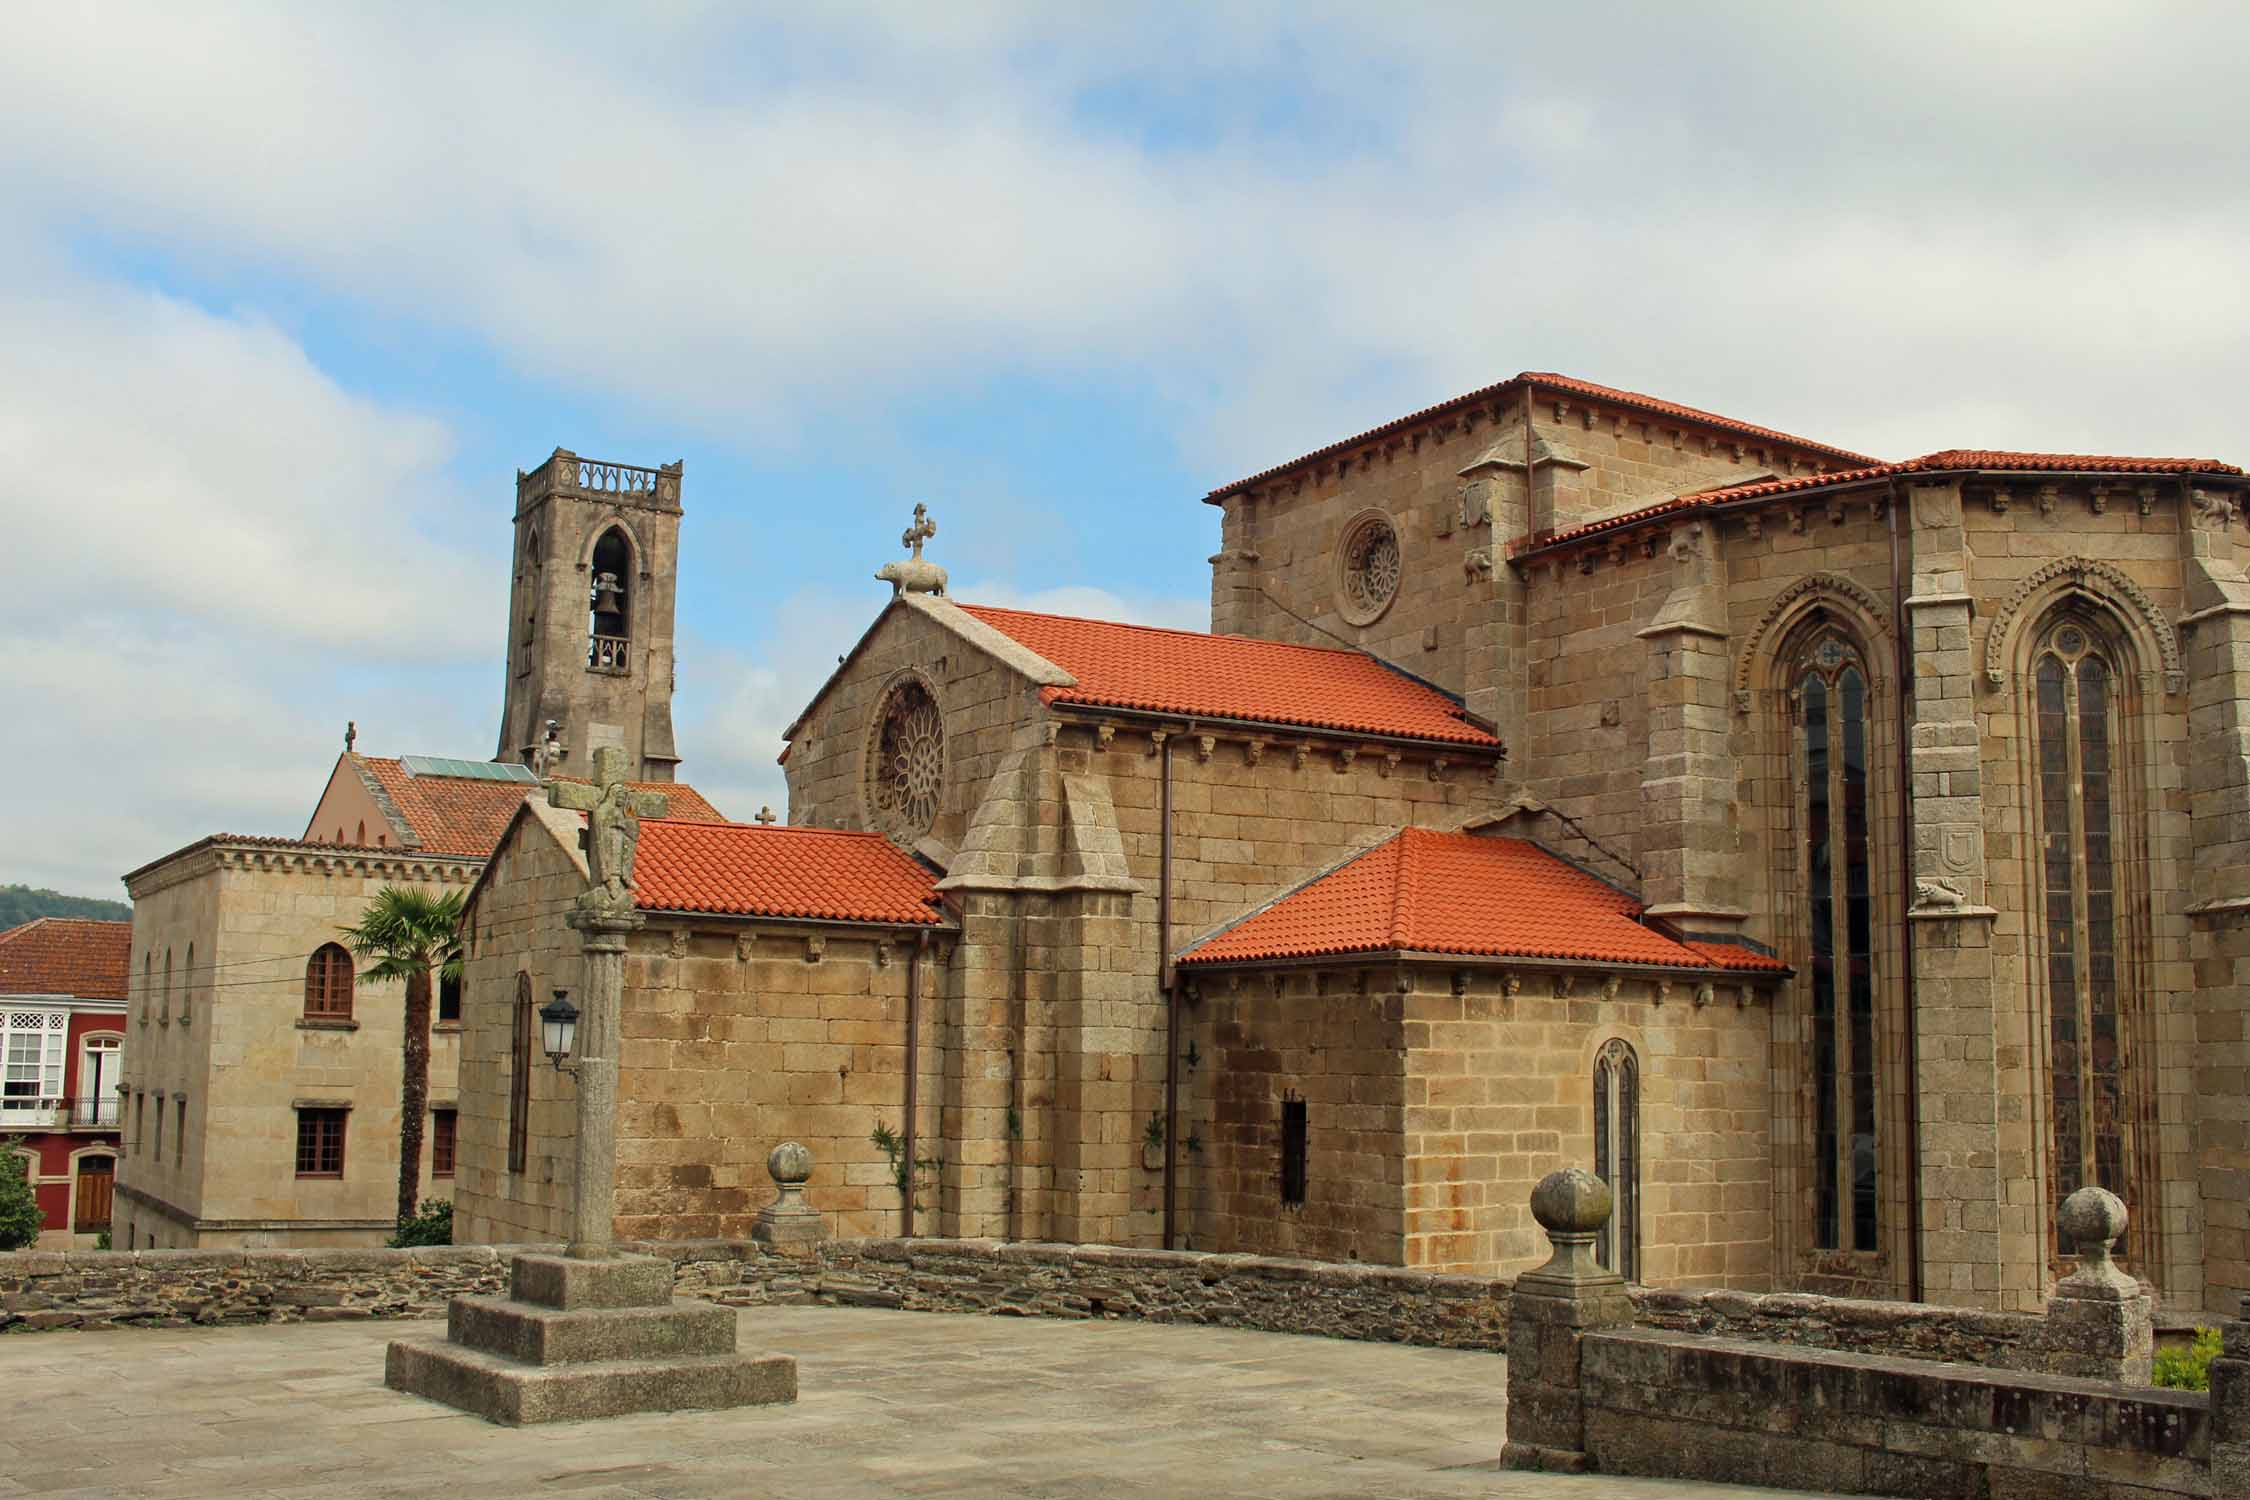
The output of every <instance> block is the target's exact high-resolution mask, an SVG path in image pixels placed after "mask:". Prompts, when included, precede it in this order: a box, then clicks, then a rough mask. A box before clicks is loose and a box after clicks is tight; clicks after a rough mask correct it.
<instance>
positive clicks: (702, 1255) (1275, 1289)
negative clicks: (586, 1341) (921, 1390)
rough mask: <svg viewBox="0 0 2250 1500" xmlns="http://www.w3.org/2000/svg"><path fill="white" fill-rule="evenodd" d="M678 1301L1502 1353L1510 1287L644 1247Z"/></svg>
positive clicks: (1000, 1251) (1095, 1260) (970, 1258)
mask: <svg viewBox="0 0 2250 1500" xmlns="http://www.w3.org/2000/svg"><path fill="white" fill-rule="evenodd" d="M637 1248H639V1249H641V1250H644V1251H646V1252H647V1253H649V1254H652V1255H664V1256H669V1257H670V1258H671V1259H672V1260H673V1261H674V1263H675V1264H676V1265H677V1266H678V1268H679V1271H678V1279H677V1284H678V1286H679V1289H680V1290H681V1291H682V1292H685V1293H688V1294H690V1295H694V1296H701V1297H709V1298H711V1299H713V1300H714V1301H718V1302H726V1303H733V1304H736V1305H756V1304H758V1303H764V1302H829V1303H838V1304H844V1305H852V1306H862V1307H899V1308H906V1309H909V1310H913V1311H924V1312H972V1313H993V1314H1000V1315H1004V1316H1011V1315H1012V1316H1020V1317H1042V1318H1137V1319H1143V1320H1146V1321H1148V1322H1155V1323H1205V1324H1211V1325H1214V1326H1218V1327H1225V1328H1255V1329H1260V1330H1263V1331H1266V1332H1269V1333H1306V1334H1319V1335H1323V1336H1326V1337H1329V1338H1341V1339H1359V1340H1364V1341H1367V1342H1374V1343H1400V1344H1427V1345H1432V1346H1435V1347H1439V1348H1447V1349H1487V1350H1493V1351H1496V1352H1505V1351H1506V1349H1507V1341H1508V1298H1509V1283H1507V1282H1505V1281H1495V1280H1491V1279H1488V1278H1484V1277H1474V1276H1440V1275H1434V1274H1431V1273H1429V1272H1424V1271H1405V1270H1399V1269H1397V1268H1395V1267H1387V1266H1351V1265H1334V1264H1330V1263H1327V1262H1323V1261H1305V1260H1281V1259H1274V1258H1271V1257H1266V1256H1255V1255H1214V1254H1207V1253H1203V1252H1198V1251H1184V1250H1125V1249H1117V1248H1114V1247H1111V1246H1106V1245H1044V1244H1010V1243H1007V1242H1004V1241H999V1240H941V1239H916V1240H857V1241H840V1242H837V1243H832V1244H825V1245H821V1246H818V1247H817V1248H816V1249H814V1250H813V1251H812V1252H811V1253H810V1254H808V1255H807V1256H805V1257H804V1258H802V1259H793V1258H791V1257H787V1256H782V1255H776V1254H774V1253H772V1252H770V1251H767V1250H765V1249H764V1248H763V1247H760V1246H756V1245H741V1244H737V1243H733V1242H718V1243H714V1242H708V1241H705V1242H688V1243H681V1244H672V1245H666V1244H645V1245H641V1246H638V1247H637Z"/></svg>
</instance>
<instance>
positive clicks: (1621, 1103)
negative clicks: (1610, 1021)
mask: <svg viewBox="0 0 2250 1500" xmlns="http://www.w3.org/2000/svg"><path fill="white" fill-rule="evenodd" d="M1594 1175H1595V1176H1596V1177H1599V1178H1601V1179H1602V1181H1604V1182H1606V1183H1608V1184H1609V1191H1610V1200H1611V1208H1610V1215H1609V1222H1608V1223H1606V1224H1604V1225H1603V1226H1602V1228H1601V1233H1600V1235H1599V1236H1598V1237H1597V1238H1596V1239H1595V1241H1594V1259H1595V1260H1596V1261H1597V1262H1599V1263H1600V1264H1601V1266H1602V1267H1603V1268H1604V1269H1606V1270H1611V1271H1615V1272H1616V1273H1617V1274H1618V1275H1620V1276H1622V1277H1624V1278H1625V1279H1626V1280H1627V1281H1638V1280H1639V1279H1640V1273H1641V1065H1640V1061H1639V1059H1637V1058H1635V1057H1634V1056H1633V1049H1632V1047H1631V1046H1630V1045H1628V1044H1627V1043H1626V1041H1625V1040H1624V1038H1622V1037H1613V1038H1611V1039H1610V1040H1609V1041H1607V1042H1604V1043H1603V1044H1602V1049H1601V1051H1600V1052H1598V1053H1596V1054H1595V1055H1594Z"/></svg>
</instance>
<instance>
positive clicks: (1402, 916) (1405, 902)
mask: <svg viewBox="0 0 2250 1500" xmlns="http://www.w3.org/2000/svg"><path fill="white" fill-rule="evenodd" d="M1424 831H1425V830H1423V829H1420V828H1401V829H1400V830H1399V831H1398V832H1397V834H1395V835H1394V836H1393V837H1392V838H1391V839H1390V840H1389V842H1391V843H1394V844H1396V845H1398V856H1397V857H1398V869H1397V871H1396V873H1394V874H1393V875H1392V877H1391V923H1390V938H1391V946H1392V947H1393V948H1401V949H1404V948H1411V947H1413V946H1414V943H1413V941H1412V934H1411V933H1409V932H1408V931H1407V930H1406V927H1407V921H1406V918H1407V913H1408V912H1410V911H1413V910H1415V909H1416V908H1415V905H1414V901H1415V898H1416V896H1418V895H1419V894H1420V892H1421V889H1422V882H1421V861H1420V860H1418V859H1416V858H1415V852H1416V849H1417V847H1418V846H1419V845H1420V843H1421V840H1420V839H1418V838H1416V837H1414V835H1416V834H1419V833H1422V832H1424ZM1376 847H1377V848H1380V847H1382V846H1381V845H1377V846H1376Z"/></svg>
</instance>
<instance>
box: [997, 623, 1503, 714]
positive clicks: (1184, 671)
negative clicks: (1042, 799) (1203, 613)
mask: <svg viewBox="0 0 2250 1500" xmlns="http://www.w3.org/2000/svg"><path fill="white" fill-rule="evenodd" d="M961 608H962V609H963V610H964V611H965V612H966V613H968V614H971V615H974V616H975V617H976V618H977V619H979V620H981V621H983V622H984V623H985V624H987V625H990V626H991V627H992V628H993V629H995V630H997V631H999V632H1000V633H1001V634H1003V635H1005V636H1007V637H1008V638H1010V639H1011V640H1013V641H1015V642H1017V643H1018V644H1019V645H1022V646H1026V647H1028V648H1030V649H1031V650H1033V651H1036V652H1037V653H1039V655H1041V656H1043V657H1045V658H1046V659H1047V660H1049V661H1051V662H1053V663H1054V664H1055V665H1056V666H1058V667H1061V668H1062V669H1063V670H1064V671H1066V672H1068V673H1070V675H1071V676H1073V677H1075V678H1077V679H1078V685H1077V686H1076V687H1049V688H1043V689H1041V690H1040V698H1041V699H1042V700H1043V701H1045V702H1048V703H1070V704H1081V705H1087V706H1094V707H1103V708H1133V709H1142V710H1145V711H1148V712H1152V713H1166V714H1182V715H1193V716H1199V717H1203V718H1212V719H1243V720H1249V721H1252V722H1256V723H1264V724H1294V725H1301V726H1303V727H1305V728H1308V729H1330V730H1338V731H1342V732H1345V733H1354V734H1380V735H1388V736H1393V737H1396V738H1400V739H1415V740H1437V741H1443V742H1447V743H1451V744H1458V745H1471V746H1475V747H1477V748H1479V749H1494V750H1496V749H1498V748H1499V746H1500V741H1499V740H1498V739H1497V738H1495V737H1494V736H1493V734H1492V733H1491V731H1489V730H1486V729H1482V728H1480V727H1478V726H1477V725H1476V724H1475V723H1473V722H1471V721H1470V719H1469V717H1468V715H1467V714H1466V713H1465V712H1464V711H1463V710H1462V708H1461V705H1460V704H1458V703H1456V702H1454V701H1453V700H1452V699H1451V698H1449V697H1447V696H1446V695H1445V694H1444V693H1441V692H1439V691H1438V690H1437V689H1436V688H1433V687H1430V686H1429V685H1428V684H1426V683H1421V682H1417V681H1415V680H1414V679H1413V678H1411V677H1408V676H1407V675H1405V674H1404V673H1402V672H1398V671H1394V670H1392V669H1391V668H1389V667H1386V666H1384V665H1383V664H1382V663H1381V662H1379V661H1377V660H1376V659H1375V658H1374V657H1372V656H1369V655H1367V654H1366V653H1364V652H1360V651H1343V650H1338V649H1336V648H1333V647H1328V646H1292V645H1286V644H1284V643H1282V642H1280V641H1260V640H1253V639H1251V638H1250V637H1248V636H1240V635H1204V634H1201V633H1198V632H1196V631H1192V630H1160V629H1157V628H1156V627H1154V626H1149V625H1119V624H1114V623H1112V622H1109V621H1106V620H1079V619H1073V618H1070V617H1069V616H1065V615H1035V614H1031V613H1028V612H1026V611H1024V610H1020V609H998V608H994V607H992V606H990V605H982V604H964V605H962V606H961Z"/></svg>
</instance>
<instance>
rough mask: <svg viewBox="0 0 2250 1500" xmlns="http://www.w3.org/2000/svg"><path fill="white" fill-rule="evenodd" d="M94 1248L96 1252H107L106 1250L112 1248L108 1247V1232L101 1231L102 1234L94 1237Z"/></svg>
mask: <svg viewBox="0 0 2250 1500" xmlns="http://www.w3.org/2000/svg"><path fill="white" fill-rule="evenodd" d="M94 1248H95V1249H96V1250H108V1249H111V1248H112V1246H111V1245H110V1243H109V1231H108V1230H106V1229H105V1230H103V1231H102V1232H101V1233H100V1234H97V1235H95V1236H94Z"/></svg>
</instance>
